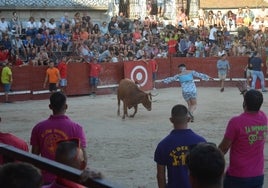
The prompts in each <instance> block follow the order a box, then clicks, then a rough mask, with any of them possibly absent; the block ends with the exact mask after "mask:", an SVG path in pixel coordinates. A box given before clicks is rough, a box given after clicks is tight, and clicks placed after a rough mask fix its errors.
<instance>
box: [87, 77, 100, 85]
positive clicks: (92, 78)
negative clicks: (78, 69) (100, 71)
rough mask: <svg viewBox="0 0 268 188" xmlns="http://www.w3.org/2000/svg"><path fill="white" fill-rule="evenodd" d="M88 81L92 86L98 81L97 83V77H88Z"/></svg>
mask: <svg viewBox="0 0 268 188" xmlns="http://www.w3.org/2000/svg"><path fill="white" fill-rule="evenodd" d="M89 83H90V85H92V86H97V85H98V83H99V78H96V77H90V78H89Z"/></svg>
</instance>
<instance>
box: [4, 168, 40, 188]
mask: <svg viewBox="0 0 268 188" xmlns="http://www.w3.org/2000/svg"><path fill="white" fill-rule="evenodd" d="M41 186H42V176H41V173H40V170H39V169H37V168H36V167H34V166H33V165H31V164H29V163H7V164H5V165H3V166H1V167H0V187H3V188H7V187H9V188H22V187H27V188H41Z"/></svg>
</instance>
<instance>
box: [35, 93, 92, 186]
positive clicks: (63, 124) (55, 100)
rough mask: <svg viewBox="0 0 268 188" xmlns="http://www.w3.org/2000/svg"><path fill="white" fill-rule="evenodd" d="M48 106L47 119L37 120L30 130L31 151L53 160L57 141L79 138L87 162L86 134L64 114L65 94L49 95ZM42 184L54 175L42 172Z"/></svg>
mask: <svg viewBox="0 0 268 188" xmlns="http://www.w3.org/2000/svg"><path fill="white" fill-rule="evenodd" d="M49 108H50V109H51V110H52V112H53V115H51V116H50V117H49V118H48V119H47V120H44V121H41V122H39V123H38V124H37V125H35V127H34V128H33V130H32V134H31V145H32V153H33V154H36V155H41V156H42V157H46V158H48V159H51V160H55V151H56V145H57V142H58V141H60V140H66V139H70V138H77V139H79V140H80V143H81V149H82V151H83V154H84V158H85V162H87V160H86V159H87V154H86V151H85V148H86V146H87V140H86V135H85V132H84V130H83V127H82V126H81V125H79V124H78V123H75V122H73V121H72V120H70V119H69V118H68V117H67V116H66V115H65V112H66V109H67V104H66V96H65V95H64V94H63V93H61V92H55V93H53V94H52V95H51V96H50V105H49ZM43 178H44V184H48V183H51V182H52V181H53V180H54V178H55V175H53V174H50V173H48V172H43Z"/></svg>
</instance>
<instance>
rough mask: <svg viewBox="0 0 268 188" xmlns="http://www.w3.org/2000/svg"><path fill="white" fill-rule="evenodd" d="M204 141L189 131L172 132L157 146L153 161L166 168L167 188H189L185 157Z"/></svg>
mask: <svg viewBox="0 0 268 188" xmlns="http://www.w3.org/2000/svg"><path fill="white" fill-rule="evenodd" d="M200 142H206V140H205V139H204V138H203V137H201V136H199V135H197V134H196V133H194V132H193V131H192V130H191V129H182V130H173V131H171V133H170V134H169V135H168V136H167V137H165V138H164V139H163V140H162V141H161V142H160V143H159V144H158V146H157V148H156V150H155V154H154V161H155V162H156V163H157V164H159V165H163V166H166V167H167V174H168V182H167V186H166V187H167V188H177V187H178V185H179V187H183V188H190V187H191V186H190V182H189V177H188V168H187V166H186V156H187V154H188V152H189V151H190V149H191V148H192V147H194V146H195V145H196V144H198V143H200Z"/></svg>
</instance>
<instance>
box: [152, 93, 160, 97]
mask: <svg viewBox="0 0 268 188" xmlns="http://www.w3.org/2000/svg"><path fill="white" fill-rule="evenodd" d="M158 94H159V93H158V92H157V93H155V94H152V93H151V95H152V97H156V96H157V95H158Z"/></svg>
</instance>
